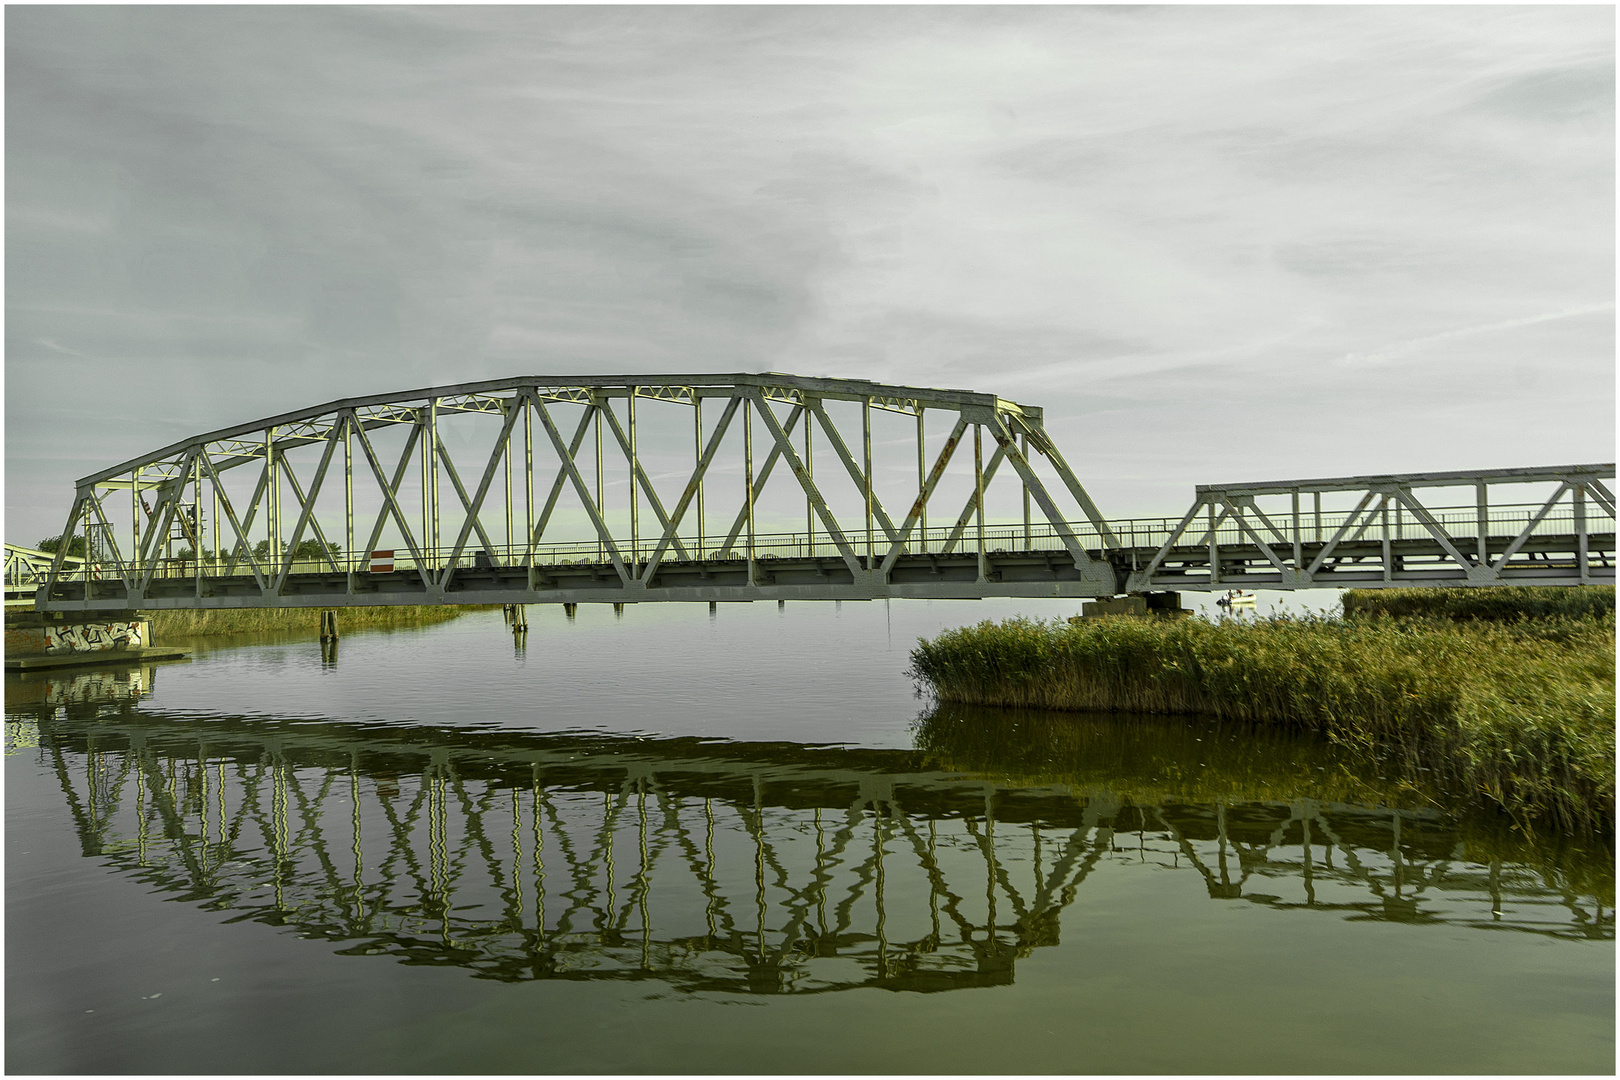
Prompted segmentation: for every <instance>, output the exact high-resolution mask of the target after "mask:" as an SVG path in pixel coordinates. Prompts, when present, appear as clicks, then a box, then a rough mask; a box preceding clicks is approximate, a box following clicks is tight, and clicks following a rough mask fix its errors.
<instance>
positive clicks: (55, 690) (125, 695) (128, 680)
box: [45, 668, 152, 705]
mask: <svg viewBox="0 0 1620 1080" xmlns="http://www.w3.org/2000/svg"><path fill="white" fill-rule="evenodd" d="M151 677H152V672H151V670H150V669H142V668H132V669H130V670H129V671H86V672H81V673H80V674H77V675H73V676H69V677H67V678H54V679H51V680H50V681H49V682H47V683H46V686H45V702H46V704H49V705H79V704H85V703H90V704H101V703H103V702H111V701H136V700H139V699H140V698H143V697H145V696H146V694H147V691H148V688H149V685H150V679H151Z"/></svg>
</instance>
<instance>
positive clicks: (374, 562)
mask: <svg viewBox="0 0 1620 1080" xmlns="http://www.w3.org/2000/svg"><path fill="white" fill-rule="evenodd" d="M371 572H372V573H373V574H392V573H393V572H394V553H393V551H391V550H390V551H373V552H372V553H371Z"/></svg>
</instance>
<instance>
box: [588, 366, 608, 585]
mask: <svg viewBox="0 0 1620 1080" xmlns="http://www.w3.org/2000/svg"><path fill="white" fill-rule="evenodd" d="M606 406H607V399H606V398H604V397H602V396H601V395H599V394H593V395H592V405H591V407H592V408H593V409H595V410H596V414H595V415H596V513H597V516H598V517H600V518H601V519H602V524H603V525H606V524H607V504H606V503H605V502H603V500H602V410H603V409H604V408H605V407H606ZM605 558H607V549H606V548H605V547H604V546H603V544H602V538H601V537H600V536H598V537H597V538H596V559H597V561H598V562H600V561H601V560H603V559H605Z"/></svg>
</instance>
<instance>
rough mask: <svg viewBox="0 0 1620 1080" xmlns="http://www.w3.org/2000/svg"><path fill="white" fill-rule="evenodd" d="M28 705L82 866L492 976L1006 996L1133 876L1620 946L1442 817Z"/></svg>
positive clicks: (797, 760)
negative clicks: (1033, 962)
mask: <svg viewBox="0 0 1620 1080" xmlns="http://www.w3.org/2000/svg"><path fill="white" fill-rule="evenodd" d="M12 715H13V716H14V717H19V716H22V715H25V712H24V711H22V710H13V713H12ZM35 717H36V719H35V723H36V724H37V728H38V730H37V739H36V742H37V750H36V751H35V752H36V753H37V754H38V755H39V756H40V758H41V760H42V761H43V762H45V763H47V764H48V766H49V767H51V768H53V769H54V771H55V773H56V777H57V780H58V782H59V783H60V785H61V790H62V795H63V799H64V802H65V804H66V809H67V812H68V813H69V814H70V815H71V816H72V819H73V826H74V828H75V830H76V832H77V835H78V839H79V843H80V844H81V848H82V851H83V853H84V855H85V856H86V857H91V858H96V859H98V860H100V861H102V862H103V863H105V864H106V865H107V866H108V867H109V868H110V869H112V870H115V871H118V872H121V873H124V874H127V875H129V876H130V877H132V878H134V879H135V880H137V881H140V882H141V883H143V884H144V885H145V886H146V887H148V888H150V889H153V890H156V891H159V892H161V893H163V894H166V895H169V896H173V897H176V898H183V899H185V900H187V901H188V902H190V903H194V904H197V905H200V906H203V907H205V908H207V909H209V910H212V911H228V912H231V913H233V917H234V918H239V919H240V918H247V919H255V920H260V921H264V922H267V923H270V924H273V925H278V926H280V925H293V926H296V927H297V928H298V929H299V931H300V932H301V933H303V934H304V935H305V936H309V937H314V938H317V939H320V940H325V941H332V942H340V943H343V948H342V952H343V953H344V954H346V955H355V956H365V955H377V956H393V957H396V958H398V959H402V960H407V961H411V962H432V963H440V964H455V965H459V966H462V967H464V968H466V969H468V970H469V971H471V972H473V973H474V974H476V975H477V976H479V977H483V978H495V979H502V980H509V981H526V980H535V979H544V980H566V981H595V980H623V979H649V978H650V979H658V980H662V981H665V982H668V983H671V984H673V985H675V986H678V987H681V988H685V989H688V990H719V991H730V992H738V993H763V994H782V993H799V994H804V993H826V992H835V991H839V990H845V989H854V988H859V987H880V988H884V989H889V990H899V991H908V990H909V991H924V992H934V991H941V990H950V989H965V988H972V987H982V986H988V985H1005V984H1008V983H1011V982H1013V981H1014V978H1015V975H1016V966H1017V962H1018V960H1020V959H1023V958H1026V957H1029V956H1031V955H1032V954H1034V953H1035V952H1036V950H1038V949H1042V948H1045V947H1049V946H1053V945H1056V944H1058V942H1059V940H1060V933H1061V922H1062V919H1063V917H1064V915H1065V913H1066V912H1067V911H1068V910H1069V909H1070V908H1071V907H1072V906H1073V905H1074V904H1075V901H1076V899H1078V898H1083V897H1084V896H1086V895H1089V893H1088V883H1089V882H1091V881H1092V880H1093V879H1094V878H1095V877H1096V876H1097V875H1098V874H1099V873H1101V874H1104V875H1106V874H1108V873H1110V872H1113V870H1114V869H1116V868H1115V867H1114V866H1113V865H1112V864H1115V863H1120V862H1128V863H1131V864H1139V863H1152V864H1154V865H1155V866H1156V867H1157V868H1158V871H1159V872H1157V873H1155V874H1154V880H1155V881H1157V882H1158V887H1160V888H1165V889H1171V890H1175V891H1179V892H1185V893H1188V894H1190V895H1193V896H1199V897H1207V898H1208V899H1209V900H1212V901H1218V902H1247V903H1253V904H1263V905H1266V906H1271V907H1278V908H1286V909H1290V910H1297V911H1300V912H1316V913H1317V914H1318V915H1320V916H1326V917H1338V918H1351V919H1357V920H1379V921H1422V922H1430V923H1433V922H1444V923H1447V924H1449V925H1451V926H1453V927H1455V928H1457V929H1459V930H1464V929H1469V928H1475V929H1488V930H1495V931H1501V930H1509V931H1515V932H1520V933H1528V934H1535V935H1539V936H1542V937H1545V938H1563V939H1580V938H1591V939H1597V940H1610V939H1612V937H1613V926H1614V923H1613V911H1612V909H1610V908H1608V907H1607V906H1606V905H1605V904H1604V903H1603V902H1602V901H1599V900H1596V898H1594V897H1591V896H1587V895H1584V894H1583V893H1582V892H1581V891H1580V890H1579V889H1577V888H1576V887H1575V886H1573V885H1572V884H1570V883H1569V882H1567V881H1564V880H1560V879H1559V878H1558V876H1557V875H1555V874H1550V873H1548V872H1547V871H1545V870H1539V871H1538V870H1536V869H1532V868H1531V867H1528V866H1521V865H1515V864H1513V863H1510V862H1503V861H1502V860H1501V859H1500V858H1499V857H1497V856H1494V855H1492V854H1490V853H1488V852H1483V853H1482V852H1477V851H1472V850H1470V849H1469V845H1468V844H1467V843H1465V842H1464V841H1463V840H1462V839H1461V838H1460V836H1459V835H1458V833H1457V832H1456V830H1455V828H1454V826H1452V825H1451V824H1449V823H1448V822H1447V820H1446V819H1445V818H1444V816H1443V815H1440V814H1439V813H1437V812H1435V811H1433V810H1409V809H1407V810H1402V809H1390V808H1372V807H1367V806H1352V805H1347V804H1340V803H1332V802H1320V801H1316V800H1312V799H1308V798H1307V799H1292V800H1284V799H1278V800H1272V801H1261V802H1253V801H1249V802H1245V801H1221V802H1216V803H1196V802H1174V801H1170V802H1133V801H1132V800H1131V799H1128V798H1125V797H1122V796H1120V795H1118V794H1116V793H1113V792H1110V791H1107V790H1103V789H1090V788H1087V789H1084V790H1080V789H1075V788H1071V787H1068V786H1065V785H1062V784H1032V785H1010V784H1007V783H1005V782H1002V781H997V780H994V779H991V778H988V777H984V776H979V775H975V774H973V773H971V772H962V771H956V770H953V769H951V768H948V767H945V766H944V765H942V764H941V763H938V762H922V761H919V760H918V759H917V756H916V755H915V754H914V753H912V752H906V751H882V750H855V749H840V748H815V747H801V746H794V745H790V744H748V743H735V744H726V745H725V746H720V745H717V744H715V743H713V742H707V741H704V740H695V739H652V740H627V739H622V738H621V739H615V738H612V737H605V736H599V737H591V736H579V735H575V736H565V735H544V734H537V733H532V732H518V731H504V732H468V731H465V730H455V729H440V728H430V727H409V728H397V727H390V728H386V729H379V728H368V727H366V726H363V725H355V724H349V723H342V722H323V723H318V724H317V723H310V722H308V721H307V720H304V721H300V722H297V723H286V722H282V721H277V720H275V719H272V718H247V717H217V718H211V719H209V720H208V721H207V722H199V721H197V720H195V719H194V718H192V719H188V718H185V717H179V716H167V715H163V714H161V713H157V712H152V711H147V710H134V709H131V708H130V707H129V706H128V704H127V703H126V704H124V705H113V706H111V707H109V705H108V704H107V703H105V702H104V703H102V704H99V705H97V704H92V703H88V702H86V703H83V704H77V705H68V706H65V707H58V706H41V707H39V708H38V709H37V710H36V712H35ZM1105 887H1106V886H1105ZM1081 906H1082V907H1083V906H1084V905H1083V903H1082V905H1081Z"/></svg>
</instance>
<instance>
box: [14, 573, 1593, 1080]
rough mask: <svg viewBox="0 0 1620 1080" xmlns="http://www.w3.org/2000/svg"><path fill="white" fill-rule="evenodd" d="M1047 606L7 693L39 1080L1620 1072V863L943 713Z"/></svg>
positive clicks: (458, 630)
mask: <svg viewBox="0 0 1620 1080" xmlns="http://www.w3.org/2000/svg"><path fill="white" fill-rule="evenodd" d="M1032 607H1033V608H1034V610H1035V612H1036V613H1040V614H1048V613H1049V614H1058V613H1063V614H1067V613H1068V610H1067V609H1065V608H1063V607H1061V606H1059V605H1053V606H1052V610H1051V611H1050V612H1046V611H1043V610H1041V606H1040V605H1028V604H1022V605H1015V604H1014V603H1013V602H1003V603H992V602H981V603H931V604H930V603H911V604H904V603H895V604H893V605H882V604H859V605H857V604H848V605H842V606H840V607H835V606H833V605H812V604H804V605H794V606H790V607H788V608H787V609H786V610H783V611H778V610H777V609H776V608H775V606H774V605H763V604H755V605H725V606H722V608H721V609H720V610H719V611H718V612H717V613H716V614H715V615H714V616H713V617H711V616H710V615H709V613H708V612H707V611H706V610H705V609H703V608H702V607H690V608H687V607H676V606H669V607H657V606H651V605H649V606H648V607H646V608H643V609H639V610H638V609H631V610H628V611H627V612H626V613H625V614H624V616H623V617H622V618H615V617H614V615H613V614H612V612H611V610H609V609H592V608H582V609H581V611H580V615H579V617H578V619H577V620H576V621H574V622H572V623H570V622H568V621H566V620H565V619H564V618H563V616H562V613H561V612H558V611H551V610H549V609H542V608H533V609H530V620H531V630H530V632H529V634H528V636H527V640H526V641H525V642H524V643H523V644H522V645H521V646H517V645H515V643H514V641H513V639H512V637H511V635H510V634H509V633H508V632H507V631H506V630H505V628H504V626H503V625H502V623H501V620H500V616H499V613H498V612H490V613H487V614H484V613H481V614H476V615H470V616H467V617H464V618H462V619H459V620H457V621H455V622H453V623H448V624H442V625H439V626H433V627H428V628H423V629H420V630H403V631H393V632H377V633H365V634H354V635H350V636H348V637H345V638H344V639H343V641H342V642H341V643H340V645H339V647H338V651H337V654H336V656H335V657H332V656H328V657H325V658H323V656H322V653H321V650H320V648H319V646H318V645H317V643H316V642H315V641H313V640H312V639H307V638H306V639H300V638H283V639H281V640H279V641H273V640H267V641H260V642H257V643H251V644H250V643H234V644H226V645H220V644H217V643H216V644H215V645H212V646H209V647H206V648H201V649H199V650H198V651H197V653H196V655H195V657H194V659H192V660H191V661H189V662H186V663H182V664H176V665H164V666H160V667H155V668H152V667H149V668H137V669H130V670H123V671H104V672H95V673H81V674H79V675H77V676H67V677H59V678H52V679H31V680H29V681H27V682H24V681H21V680H15V679H14V680H9V681H8V683H7V736H8V757H7V808H8V827H7V886H8V888H7V944H8V949H7V990H8V993H7V1060H6V1066H7V1068H8V1070H9V1071H12V1072H270V1073H274V1072H338V1073H342V1072H451V1073H457V1072H501V1071H520V1072H705V1073H710V1072H712V1073H733V1072H768V1073H774V1072H792V1073H805V1072H900V1073H905V1072H930V1073H939V1072H946V1073H954V1072H995V1073H1023V1072H1080V1073H1090V1072H1132V1071H1146V1072H1245V1073H1247V1072H1468V1071H1484V1072H1608V1071H1612V1069H1613V1065H1614V1019H1613V1018H1614V951H1613V949H1614V946H1613V932H1614V921H1613V909H1612V903H1613V871H1612V866H1611V860H1610V858H1609V856H1608V855H1607V853H1606V852H1603V851H1593V850H1591V845H1589V844H1588V845H1582V844H1580V843H1577V842H1574V841H1564V842H1558V841H1557V840H1556V838H1553V839H1548V838H1541V839H1538V840H1536V841H1535V842H1529V841H1526V840H1525V839H1524V838H1522V837H1516V836H1515V835H1514V834H1512V833H1511V832H1507V831H1505V830H1502V829H1500V828H1498V827H1495V826H1494V825H1493V823H1492V822H1490V821H1488V820H1483V821H1482V820H1481V819H1480V818H1479V817H1478V816H1477V815H1474V816H1468V815H1459V814H1457V813H1455V812H1453V811H1452V810H1451V809H1449V808H1448V806H1447V805H1446V804H1445V802H1444V799H1443V798H1437V797H1436V794H1435V793H1432V792H1418V791H1412V790H1409V789H1405V788H1402V787H1400V786H1398V785H1393V784H1390V783H1387V782H1385V781H1383V780H1381V779H1380V778H1379V777H1378V776H1377V774H1376V770H1373V771H1371V772H1369V771H1367V770H1365V769H1361V770H1358V768H1357V767H1356V763H1354V762H1346V761H1344V760H1341V759H1340V758H1338V757H1337V756H1335V754H1334V753H1333V752H1332V751H1331V750H1330V749H1329V748H1327V747H1324V746H1322V745H1320V744H1318V743H1315V742H1312V741H1310V740H1304V739H1298V738H1294V737H1290V736H1286V735H1283V734H1279V733H1275V732H1247V731H1240V730H1230V729H1228V730H1211V729H1209V728H1207V727H1205V726H1201V725H1190V724H1185V723H1177V722H1170V721H1158V720H1153V719H1151V718H1143V717H1115V718H1089V719H1085V720H1078V719H1075V718H1064V717H1052V716H1041V715H1033V716H1032V715H1016V714H972V713H963V712H961V711H957V710H947V711H944V712H942V713H940V714H938V715H931V716H930V715H924V714H925V713H926V712H927V709H926V705H927V703H926V702H923V701H920V700H919V699H917V698H916V696H915V693H914V690H913V688H912V686H911V684H910V683H909V682H908V681H907V680H906V678H905V677H904V675H903V670H904V668H905V664H906V655H907V653H908V651H909V649H910V647H911V646H912V644H913V643H914V641H915V638H916V637H917V636H918V635H919V634H929V633H933V632H935V631H936V630H938V629H940V628H943V627H945V626H951V625H958V624H960V623H963V622H969V621H976V620H978V619H981V618H988V617H1000V616H1002V615H1004V614H1008V613H1010V612H1011V611H1013V610H1030V609H1031V608H1032Z"/></svg>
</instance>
